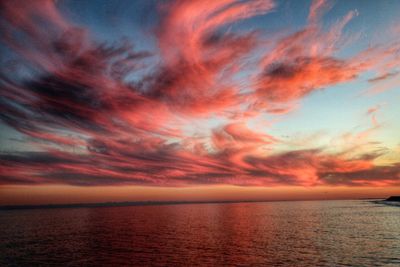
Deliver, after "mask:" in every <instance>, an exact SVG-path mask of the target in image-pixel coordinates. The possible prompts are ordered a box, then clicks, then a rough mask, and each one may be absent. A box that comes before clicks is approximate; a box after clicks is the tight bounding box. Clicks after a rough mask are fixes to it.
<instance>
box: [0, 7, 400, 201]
mask: <svg viewBox="0 0 400 267" xmlns="http://www.w3.org/2000/svg"><path fill="white" fill-rule="evenodd" d="M399 8H400V2H399V1H396V0H387V1H372V0H371V1H367V0H363V1H361V0H360V1H356V0H349V1H328V0H326V1H324V0H315V1H294V0H293V1H273V0H253V1H250V0H249V1H246V0H241V1H236V0H218V1H207V0H191V1H183V0H182V1H180V0H176V1H174V0H171V1H145V0H138V1H75V0H58V1H55V0H53V1H52V0H38V1H18V0H17V1H11V0H9V1H2V2H1V4H0V14H1V15H0V31H1V33H0V36H1V37H0V53H1V60H0V68H1V69H0V204H45V203H76V202H99V201H134V200H138V201H142V200H155V201H159V200H162V201H176V200H182V201H193V200H201V201H205V200H206V201H207V200H291V199H341V198H361V197H385V196H387V195H392V194H400V138H399V137H400V134H399V133H400V120H399V119H398V118H400V106H399V100H400V90H399V89H400V88H399V87H400V75H399V71H400V26H399V25H400V23H399V22H400V19H399V18H398V14H397V13H398V12H397V10H399Z"/></svg>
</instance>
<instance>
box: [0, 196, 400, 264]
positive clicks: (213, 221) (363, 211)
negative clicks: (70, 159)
mask: <svg viewBox="0 0 400 267" xmlns="http://www.w3.org/2000/svg"><path fill="white" fill-rule="evenodd" d="M0 226H1V227H0V266H8V265H10V266H37V265H41V266H48V265H53V266H63V265H68V266H118V265H134V266H341V265H343V266H400V207H394V206H385V205H379V204H374V203H371V202H369V201H309V202H269V203H238V204H187V205H186V204H185V205H164V206H135V207H109V208H79V209H78V208H77V209H43V210H19V211H17V210H15V211H1V212H0Z"/></svg>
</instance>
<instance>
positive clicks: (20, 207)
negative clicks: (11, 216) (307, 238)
mask: <svg viewBox="0 0 400 267" xmlns="http://www.w3.org/2000/svg"><path fill="white" fill-rule="evenodd" d="M340 200H377V201H384V200H385V199H384V198H361V199H315V200H314V199H313V200H227V201H124V202H99V203H71V204H38V205H4V206H0V211H6V210H32V209H64V208H107V207H129V206H165V205H189V204H235V203H266V202H291V201H293V202H297V201H340Z"/></svg>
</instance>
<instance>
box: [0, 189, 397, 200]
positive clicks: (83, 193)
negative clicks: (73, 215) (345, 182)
mask: <svg viewBox="0 0 400 267" xmlns="http://www.w3.org/2000/svg"><path fill="white" fill-rule="evenodd" d="M399 192H400V187H348V186H317V187H301V186H276V187H254V186H249V187H242V186H232V185H216V186H195V187H181V188H176V187H143V186H94V187H80V186H68V185H39V186H3V187H0V195H1V196H2V197H1V198H0V205H36V204H69V203H95V202H124V201H264V200H265V201H285V200H335V199H360V198H386V197H387V196H390V195H396V194H399Z"/></svg>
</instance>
